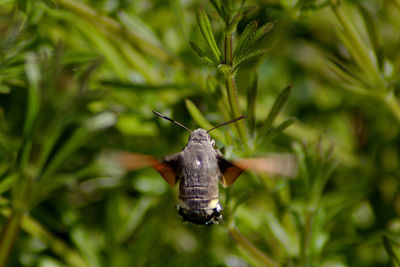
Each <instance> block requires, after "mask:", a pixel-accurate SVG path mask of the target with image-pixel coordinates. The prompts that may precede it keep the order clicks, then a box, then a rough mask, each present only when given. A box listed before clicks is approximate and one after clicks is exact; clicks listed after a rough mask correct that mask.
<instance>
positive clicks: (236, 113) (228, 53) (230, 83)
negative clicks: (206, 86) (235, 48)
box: [224, 33, 248, 148]
mask: <svg viewBox="0 0 400 267" xmlns="http://www.w3.org/2000/svg"><path fill="white" fill-rule="evenodd" d="M224 52H225V53H224V54H225V55H224V59H225V65H227V66H230V67H231V68H230V70H232V61H233V60H232V34H231V33H225V49H224ZM224 75H225V85H226V90H227V93H228V101H229V105H230V107H231V113H232V119H234V118H238V117H240V116H241V115H242V114H241V112H240V108H239V101H238V97H237V92H236V85H235V77H234V75H233V73H232V71H229V72H226V73H224ZM235 125H236V128H237V130H238V133H239V138H240V140H241V142H242V144H243V146H244V147H246V148H247V147H248V144H247V133H246V125H245V123H244V121H243V120H240V121H238V122H236V123H235Z"/></svg>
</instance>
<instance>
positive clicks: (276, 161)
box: [218, 154, 297, 186]
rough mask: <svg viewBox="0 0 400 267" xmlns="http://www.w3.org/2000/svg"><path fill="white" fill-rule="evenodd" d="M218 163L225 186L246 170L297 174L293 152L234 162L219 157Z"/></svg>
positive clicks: (282, 174) (285, 174)
mask: <svg viewBox="0 0 400 267" xmlns="http://www.w3.org/2000/svg"><path fill="white" fill-rule="evenodd" d="M218 163H219V167H220V170H221V173H222V178H221V183H222V185H223V186H229V185H231V184H233V183H234V182H235V180H236V179H237V178H238V177H239V175H240V174H241V173H242V172H243V171H245V170H250V171H254V172H258V173H267V174H270V175H280V176H287V177H293V176H295V175H296V174H297V160H296V157H295V156H293V155H291V154H277V155H273V156H269V157H264V158H249V159H240V160H236V161H233V162H230V161H228V160H226V159H225V158H223V157H219V159H218Z"/></svg>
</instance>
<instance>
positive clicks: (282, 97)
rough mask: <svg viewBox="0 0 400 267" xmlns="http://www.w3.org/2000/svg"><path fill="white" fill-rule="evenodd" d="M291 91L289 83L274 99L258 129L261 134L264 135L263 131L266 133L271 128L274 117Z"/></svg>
mask: <svg viewBox="0 0 400 267" xmlns="http://www.w3.org/2000/svg"><path fill="white" fill-rule="evenodd" d="M291 91H292V86H291V85H289V86H288V87H286V88H285V89H283V91H282V92H281V93H280V94H279V95H278V97H277V98H276V100H275V103H274V105H273V106H272V108H271V110H270V112H269V113H268V116H267V119H266V120H265V123H264V125H263V126H262V128H261V131H260V133H261V135H265V133H268V132H269V131H270V130H271V128H272V125H273V123H274V121H275V119H276V116H277V115H278V114H279V112H280V111H281V109H282V107H283V105H284V104H285V103H286V101H287V100H288V98H289V95H290V93H291Z"/></svg>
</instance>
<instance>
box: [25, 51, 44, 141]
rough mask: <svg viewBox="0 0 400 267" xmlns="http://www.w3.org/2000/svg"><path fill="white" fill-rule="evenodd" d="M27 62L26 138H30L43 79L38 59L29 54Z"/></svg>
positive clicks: (37, 109) (37, 110) (38, 105)
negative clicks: (40, 84)
mask: <svg viewBox="0 0 400 267" xmlns="http://www.w3.org/2000/svg"><path fill="white" fill-rule="evenodd" d="M26 62H27V63H26V65H25V71H26V76H27V78H28V82H29V87H28V108H27V109H26V117H25V125H24V135H25V137H29V136H30V135H31V132H32V127H33V124H34V121H35V120H36V116H37V115H38V112H39V108H40V92H39V83H40V79H41V72H40V68H39V65H38V62H37V57H36V56H35V55H34V54H32V53H30V54H28V55H27V59H26Z"/></svg>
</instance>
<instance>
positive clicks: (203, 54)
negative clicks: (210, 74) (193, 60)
mask: <svg viewBox="0 0 400 267" xmlns="http://www.w3.org/2000/svg"><path fill="white" fill-rule="evenodd" d="M189 44H190V46H191V47H192V49H193V50H194V52H196V54H197V55H198V56H199V57H200V58H202V59H203V60H205V61H206V62H207V63H208V64H210V65H218V64H219V62H218V61H213V59H214V57H213V55H212V54H210V55H206V52H205V51H203V50H202V49H201V48H200V47H198V46H197V45H196V44H195V43H193V42H189Z"/></svg>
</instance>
